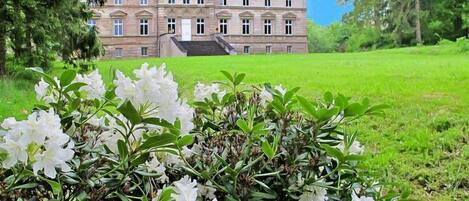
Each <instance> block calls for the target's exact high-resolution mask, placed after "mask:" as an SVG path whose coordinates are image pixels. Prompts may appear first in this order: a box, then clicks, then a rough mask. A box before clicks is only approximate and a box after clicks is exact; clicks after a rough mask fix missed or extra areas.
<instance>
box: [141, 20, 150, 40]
mask: <svg viewBox="0 0 469 201" xmlns="http://www.w3.org/2000/svg"><path fill="white" fill-rule="evenodd" d="M148 26H149V25H148V19H140V35H141V36H148V32H149V28H148Z"/></svg>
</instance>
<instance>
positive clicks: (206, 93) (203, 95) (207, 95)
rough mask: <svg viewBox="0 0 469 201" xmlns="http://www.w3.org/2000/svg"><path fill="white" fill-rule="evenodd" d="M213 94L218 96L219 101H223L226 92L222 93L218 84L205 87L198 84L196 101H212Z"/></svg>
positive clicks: (196, 86)
mask: <svg viewBox="0 0 469 201" xmlns="http://www.w3.org/2000/svg"><path fill="white" fill-rule="evenodd" d="M212 94H216V95H217V97H218V99H222V98H223V96H225V94H226V91H221V90H220V86H219V85H218V84H211V85H205V84H202V83H200V82H198V83H197V85H195V89H194V99H195V100H196V101H204V100H205V99H208V100H212Z"/></svg>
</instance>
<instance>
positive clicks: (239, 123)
mask: <svg viewBox="0 0 469 201" xmlns="http://www.w3.org/2000/svg"><path fill="white" fill-rule="evenodd" d="M236 125H237V126H238V127H239V128H240V129H241V130H242V131H243V132H245V133H250V132H251V129H249V126H248V123H247V122H246V121H245V120H244V119H238V121H236Z"/></svg>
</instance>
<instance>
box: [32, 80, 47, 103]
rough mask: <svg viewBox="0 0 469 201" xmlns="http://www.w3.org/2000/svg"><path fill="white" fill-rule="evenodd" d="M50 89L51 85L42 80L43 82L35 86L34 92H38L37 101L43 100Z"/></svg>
mask: <svg viewBox="0 0 469 201" xmlns="http://www.w3.org/2000/svg"><path fill="white" fill-rule="evenodd" d="M48 89H49V84H48V83H47V82H45V81H44V79H42V78H41V81H39V83H37V84H36V86H34V90H35V91H36V98H37V100H42V99H43V98H44V97H46V96H47V91H48Z"/></svg>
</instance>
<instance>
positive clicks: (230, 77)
mask: <svg viewBox="0 0 469 201" xmlns="http://www.w3.org/2000/svg"><path fill="white" fill-rule="evenodd" d="M221 73H223V75H225V77H226V78H228V80H230V81H231V82H232V83H234V78H233V76H232V75H231V74H230V73H228V72H226V71H224V70H222V71H221Z"/></svg>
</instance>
